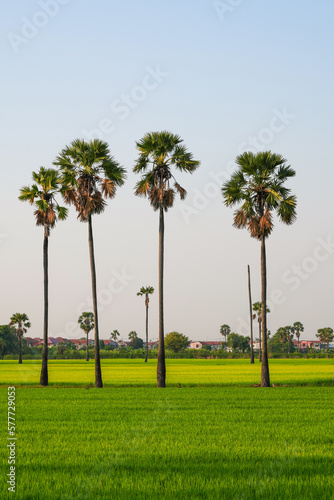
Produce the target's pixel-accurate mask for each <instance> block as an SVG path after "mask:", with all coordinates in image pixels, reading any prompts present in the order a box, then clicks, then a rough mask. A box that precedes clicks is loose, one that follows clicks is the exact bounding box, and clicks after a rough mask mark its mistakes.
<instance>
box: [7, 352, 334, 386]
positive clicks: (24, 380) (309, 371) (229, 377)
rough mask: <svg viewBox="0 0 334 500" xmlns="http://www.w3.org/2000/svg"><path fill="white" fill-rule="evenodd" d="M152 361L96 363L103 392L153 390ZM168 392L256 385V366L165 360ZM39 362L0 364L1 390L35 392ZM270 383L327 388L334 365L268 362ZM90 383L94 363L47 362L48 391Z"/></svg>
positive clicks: (328, 361)
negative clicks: (23, 388)
mask: <svg viewBox="0 0 334 500" xmlns="http://www.w3.org/2000/svg"><path fill="white" fill-rule="evenodd" d="M156 363H157V362H156V360H153V359H152V360H148V363H144V360H143V359H104V360H101V366H102V377H103V383H104V385H105V387H155V386H156V366H157V365H156ZM166 364H167V385H168V386H169V387H179V386H180V385H181V386H185V387H198V386H203V387H204V386H244V387H246V386H248V387H249V386H251V385H254V384H258V383H259V382H260V379H261V365H260V363H259V362H258V361H256V362H255V364H254V365H251V364H250V362H249V360H248V359H224V360H221V359H167V360H166ZM40 371H41V361H36V360H32V361H26V360H25V361H23V364H22V365H19V364H18V362H17V361H1V362H0V385H2V386H6V385H8V384H11V385H13V384H14V385H16V386H38V385H39V378H40ZM270 374H271V383H272V384H279V385H314V386H332V385H333V381H334V377H333V376H334V359H333V358H328V359H326V358H325V359H272V360H270ZM93 382H94V360H90V361H89V362H87V361H85V360H61V361H57V360H50V361H49V385H50V386H59V387H86V386H87V385H89V384H92V383H93Z"/></svg>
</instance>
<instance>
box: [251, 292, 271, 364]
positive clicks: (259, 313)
mask: <svg viewBox="0 0 334 500" xmlns="http://www.w3.org/2000/svg"><path fill="white" fill-rule="evenodd" d="M253 311H254V312H255V314H253V319H255V318H257V321H258V323H259V361H261V359H262V352H261V338H262V332H261V325H262V303H261V302H254V304H253ZM267 313H270V309H269V307H267ZM267 336H268V335H267Z"/></svg>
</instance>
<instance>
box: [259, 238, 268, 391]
mask: <svg viewBox="0 0 334 500" xmlns="http://www.w3.org/2000/svg"><path fill="white" fill-rule="evenodd" d="M261 285H262V286H261V289H262V367H261V387H270V377H269V364H268V352H267V264H266V240H265V237H264V236H261Z"/></svg>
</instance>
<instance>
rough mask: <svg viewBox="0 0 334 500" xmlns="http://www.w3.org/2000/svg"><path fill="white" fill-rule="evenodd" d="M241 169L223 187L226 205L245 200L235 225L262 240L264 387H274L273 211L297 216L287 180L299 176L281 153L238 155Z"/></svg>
mask: <svg viewBox="0 0 334 500" xmlns="http://www.w3.org/2000/svg"><path fill="white" fill-rule="evenodd" d="M236 164H237V166H238V170H237V171H236V172H234V173H233V174H232V176H231V179H230V180H229V181H227V182H226V183H225V184H224V185H223V187H222V194H223V197H224V200H225V205H227V206H233V205H238V204H240V203H242V205H241V207H239V208H238V210H237V211H236V212H235V214H234V226H235V227H237V228H245V227H246V228H247V229H248V230H249V232H250V235H251V237H252V238H256V239H257V240H259V241H261V295H262V297H261V299H262V300H261V302H262V336H263V342H262V367H261V386H262V387H270V376H269V365H268V352H267V265H266V239H267V238H268V237H269V235H270V234H271V232H272V230H273V227H274V224H273V214H274V213H275V214H276V215H277V216H278V218H279V219H280V220H281V221H282V222H284V223H285V224H292V223H293V222H294V220H295V219H296V197H295V196H293V195H290V189H288V188H286V187H285V186H284V183H285V182H286V180H287V179H289V178H290V177H294V176H295V171H294V170H293V169H292V168H291V167H290V166H289V165H286V160H285V159H284V158H283V157H282V156H281V155H278V154H274V153H271V151H265V152H260V153H256V154H254V153H252V152H245V153H243V154H242V155H240V156H238V157H237V158H236Z"/></svg>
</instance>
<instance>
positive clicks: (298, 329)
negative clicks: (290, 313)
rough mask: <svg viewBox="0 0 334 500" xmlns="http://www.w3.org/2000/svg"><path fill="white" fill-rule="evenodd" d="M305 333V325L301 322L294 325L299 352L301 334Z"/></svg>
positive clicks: (293, 330)
mask: <svg viewBox="0 0 334 500" xmlns="http://www.w3.org/2000/svg"><path fill="white" fill-rule="evenodd" d="M303 331H304V325H303V324H302V323H301V322H300V321H296V322H295V323H294V324H293V325H292V332H293V333H294V334H295V335H296V337H297V340H298V351H299V338H300V334H301V333H302V332H303Z"/></svg>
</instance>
